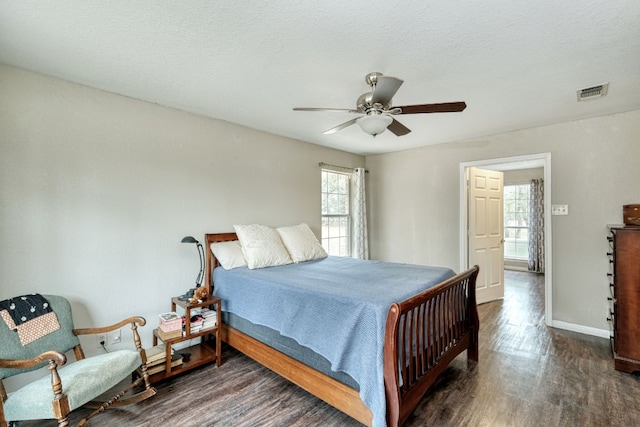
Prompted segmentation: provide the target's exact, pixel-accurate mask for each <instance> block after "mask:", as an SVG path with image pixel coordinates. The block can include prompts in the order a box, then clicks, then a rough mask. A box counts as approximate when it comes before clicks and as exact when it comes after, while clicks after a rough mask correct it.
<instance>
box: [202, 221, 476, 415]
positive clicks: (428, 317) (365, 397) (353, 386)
mask: <svg viewBox="0 0 640 427" xmlns="http://www.w3.org/2000/svg"><path fill="white" fill-rule="evenodd" d="M236 240H238V236H237V234H236V233H215V234H206V235H205V242H206V246H205V247H206V251H205V252H206V269H205V283H206V284H207V285H208V286H209V287H210V290H212V291H213V293H214V294H216V295H217V296H219V297H221V298H222V300H223V304H222V310H223V323H222V325H221V339H222V341H223V342H225V343H227V344H229V345H230V346H232V347H234V348H236V349H237V350H239V351H240V352H242V353H244V354H245V355H247V356H249V357H251V358H252V359H254V360H256V361H257V362H259V363H261V364H262V365H264V366H265V367H267V368H269V369H271V370H273V371H274V372H276V373H278V374H280V375H282V376H283V377H285V378H287V379H288V380H290V381H291V382H293V383H295V384H297V385H298V386H300V387H302V388H303V389H305V390H307V391H308V392H310V393H312V394H313V395H315V396H317V397H318V398H320V399H322V400H324V401H325V402H327V403H329V404H330V405H332V406H334V407H336V408H337V409H339V410H341V411H342V412H344V413H346V414H347V415H349V416H351V417H353V418H354V419H356V420H358V421H360V422H361V423H363V424H365V425H370V426H384V425H389V426H398V425H402V424H403V423H404V421H406V419H407V418H408V417H409V415H410V414H411V412H412V411H413V409H414V408H415V407H416V405H417V404H418V403H419V401H420V399H421V398H422V396H423V395H424V394H425V393H426V391H427V389H428V388H429V387H430V385H431V384H433V382H434V381H435V379H436V378H437V377H438V375H439V374H440V373H441V372H442V371H443V370H444V369H445V368H446V367H447V366H448V364H449V363H450V362H451V361H452V360H453V359H454V358H455V357H456V356H457V355H458V354H460V353H462V352H463V351H465V350H466V351H467V358H468V359H469V360H473V361H477V360H478V328H479V321H478V314H477V310H476V302H475V281H476V277H477V275H478V267H477V266H475V267H473V268H471V269H469V270H467V271H465V272H463V273H460V274H457V275H455V274H454V273H453V272H451V271H450V270H448V269H438V268H435V269H434V270H433V271H431V270H430V271H429V272H428V275H429V276H430V277H431V278H430V279H429V280H431V281H434V280H435V281H436V283H429V284H428V286H427V287H428V288H427V289H424V288H421V289H417V288H415V286H416V284H411V286H408V284H407V283H403V286H394V289H396V288H397V289H402V290H401V291H400V290H399V291H397V292H396V291H395V290H394V291H393V292H375V293H374V296H373V299H374V300H375V301H374V303H373V304H374V305H372V306H367V305H362V304H364V302H362V303H361V302H360V301H358V300H357V299H356V300H354V299H353V298H352V295H347V296H344V295H341V296H340V297H339V301H338V302H337V303H336V302H335V301H334V300H330V301H332V302H330V303H327V304H328V305H327V306H326V307H325V308H324V309H316V308H313V307H311V306H310V307H308V308H304V309H303V308H300V310H299V311H302V312H304V313H309V315H310V316H311V317H312V318H315V319H318V321H317V324H318V325H319V326H318V325H316V326H314V325H311V327H310V329H309V326H304V327H302V328H303V329H304V330H305V331H307V332H308V333H306V334H303V335H296V332H295V330H293V331H292V328H294V329H295V328H296V327H298V329H300V328H301V327H299V326H298V325H297V321H296V322H287V321H286V319H287V318H288V317H289V316H294V315H297V313H290V312H291V311H292V310H293V311H296V310H295V308H286V307H288V306H290V307H298V306H300V307H302V306H303V305H304V299H305V298H306V300H313V301H315V302H318V304H322V301H323V300H324V299H326V298H336V297H335V296H333V295H331V294H330V293H329V292H325V289H324V288H322V287H321V288H320V290H319V291H317V293H316V294H314V295H313V296H312V297H309V296H308V295H307V294H302V296H300V295H298V298H303V300H301V301H302V303H300V304H299V303H298V302H296V303H295V304H293V305H287V301H289V299H290V298H291V299H292V301H293V298H295V296H291V295H289V296H287V297H286V298H285V297H283V296H281V294H280V293H279V292H280V291H281V290H282V289H284V288H287V287H290V288H293V289H294V294H295V293H296V292H298V293H301V292H307V291H308V290H307V289H304V288H307V287H308V286H306V285H307V284H309V283H312V282H325V280H324V278H321V279H318V277H319V276H317V274H325V273H324V271H325V270H322V268H326V266H329V269H330V270H332V271H334V272H337V273H338V274H346V273H347V272H348V271H349V272H354V271H355V270H358V269H359V268H366V269H369V268H370V266H373V264H366V265H361V264H358V263H359V262H360V261H355V264H349V265H348V266H347V267H345V268H344V269H342V268H341V267H340V264H336V263H341V262H342V261H347V262H350V263H351V262H354V261H350V259H348V260H338V259H336V258H337V257H328V258H326V259H324V260H318V261H309V262H303V263H298V264H291V265H286V266H279V267H273V268H265V269H257V270H249V269H248V268H237V269H233V270H229V271H227V270H225V269H222V268H221V267H220V268H218V267H219V262H218V259H217V258H216V257H215V256H214V255H213V253H212V251H211V249H210V246H211V244H212V243H219V242H232V241H236ZM372 263H375V262H372ZM380 264H384V265H381V266H377V264H376V265H375V266H376V268H377V267H380V268H386V267H388V266H387V264H389V265H391V264H392V263H380ZM404 266H407V265H401V264H395V268H405V267H404ZM414 267H415V266H414ZM407 268H413V267H411V266H408V267H407ZM446 270H448V271H449V272H447V271H446ZM297 271H302V273H300V274H302V276H300V277H301V278H304V279H300V280H299V281H300V282H305V286H296V280H298V279H295V278H293V277H295V276H294V275H295V274H298V273H297ZM361 271H364V270H361ZM381 271H382V270H381ZM280 272H283V275H282V276H281V277H280V278H278V276H277V275H276V273H278V274H280ZM432 273H433V274H432ZM376 274H377V275H381V273H376ZM394 274H396V276H389V277H393V278H395V277H397V272H395V273H394ZM425 274H427V273H425ZM382 275H383V274H382ZM274 277H275V278H276V279H275V280H276V281H275V282H263V281H267V280H269V281H273V280H274ZM253 278H256V280H257V283H256V284H255V287H254V288H252V289H251V290H242V291H240V290H237V289H240V288H242V287H243V286H244V284H245V283H248V282H250V281H251V280H253ZM233 280H235V281H236V282H233ZM339 280H341V279H339ZM288 281H291V283H290V284H287V282H288ZM327 281H328V280H327ZM390 281H395V280H390ZM227 282H229V283H230V284H226V283H227ZM406 282H409V280H406ZM237 283H240V284H243V285H242V286H239V285H237ZM265 283H268V285H265ZM405 285H406V286H405ZM247 286H248V285H247ZM318 286H322V285H321V284H319V285H318ZM327 286H330V285H327ZM412 286H413V287H412ZM267 287H268V292H267V291H266V290H265V289H266V288H267ZM350 287H351V285H350ZM405 287H406V288H408V289H412V291H411V292H410V294H406V293H407V292H408V291H407V290H406V289H405ZM345 288H346V287H345ZM416 289H417V290H416ZM362 290H364V291H365V293H366V289H365V288H362V289H358V292H360V291H362ZM233 292H251V295H252V296H253V298H246V297H245V298H243V297H242V294H241V293H236V294H234V293H233ZM260 292H265V293H264V294H260ZM398 292H400V293H398ZM403 293H404V294H403ZM382 294H384V295H382ZM387 294H392V295H391V296H393V295H401V297H400V298H399V299H397V300H395V299H393V300H389V295H387ZM232 295H236V296H232ZM378 295H380V298H378ZM383 297H384V298H383ZM249 299H258V300H259V301H260V302H261V307H264V310H262V308H261V307H258V308H257V309H256V308H255V307H253V308H250V309H249V308H244V307H243V305H244V304H246V303H244V302H243V301H246V300H249ZM345 299H348V300H353V301H352V302H354V301H355V304H356V307H355V309H353V308H349V309H345V308H344V307H347V306H346V305H343V300H345ZM367 304H368V302H367ZM380 307H382V308H380ZM243 309H244V310H245V312H244V313H243V311H242V310H243ZM313 310H318V311H313ZM340 310H344V312H343V313H342V314H338V315H336V313H341V312H340ZM256 311H267V312H270V313H274V315H272V316H267V317H263V318H261V319H258V320H257V321H256V320H255V319H253V320H252V319H248V318H249V317H252V316H257V315H256V314H255V313H254V312H256ZM353 313H356V314H355V315H353ZM322 316H325V317H324V318H323V317H322ZM344 318H347V319H352V320H351V321H353V322H355V323H357V324H358V325H357V327H354V330H355V329H358V330H359V329H360V328H361V327H362V328H363V329H364V330H365V332H364V333H362V335H363V336H365V337H366V339H367V340H368V341H366V342H365V343H363V344H357V345H356V344H353V343H355V342H357V341H355V338H354V339H353V340H351V339H348V340H342V341H345V344H344V345H346V346H347V347H353V348H347V349H342V348H341V347H342V346H340V345H338V344H337V342H340V341H341V339H340V338H336V341H337V342H331V343H330V344H328V345H327V343H326V342H325V343H324V344H322V343H321V341H322V340H325V341H326V340H327V336H335V337H339V336H340V334H341V332H340V328H342V327H343V326H341V323H344V322H343V319H344ZM369 319H370V320H369ZM271 320H273V322H272V321H271ZM274 322H275V323H274ZM333 322H336V323H335V324H334V323H333ZM373 323H375V325H372V324H373ZM348 325H350V324H348ZM334 328H337V329H334ZM323 331H325V332H326V331H329V332H330V334H326V333H323ZM358 333H359V332H358ZM349 334H353V336H355V334H356V332H354V331H347V332H345V333H344V334H343V336H345V337H350V336H351V335H349ZM370 335H373V337H369V336H370ZM352 342H353V343H352ZM323 345H324V347H323ZM372 346H373V347H372ZM334 347H335V348H334ZM338 347H340V349H338V350H336V348H338ZM334 350H335V351H334ZM336 352H337V355H336V354H334V353H336ZM358 363H360V364H361V365H362V366H360V365H358ZM354 367H355V368H354ZM354 369H355V370H354ZM362 371H365V372H364V373H363V372H362ZM378 371H379V372H378ZM367 372H370V373H371V377H369V376H368V375H369V374H368V373H367ZM378 373H379V375H380V378H378V377H377V375H378ZM363 375H364V376H363ZM371 384H373V385H371ZM381 396H382V397H381ZM380 398H382V402H380ZM365 402H366V403H365Z"/></svg>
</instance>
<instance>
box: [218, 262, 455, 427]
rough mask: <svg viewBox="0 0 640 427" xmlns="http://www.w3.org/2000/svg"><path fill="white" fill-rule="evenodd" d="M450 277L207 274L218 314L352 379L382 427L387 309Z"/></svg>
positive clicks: (331, 270)
mask: <svg viewBox="0 0 640 427" xmlns="http://www.w3.org/2000/svg"><path fill="white" fill-rule="evenodd" d="M453 276H454V272H453V271H452V270H451V269H448V268H441V267H424V266H417V265H410V264H397V263H386V262H380V261H364V260H356V259H353V258H342V257H328V258H326V259H323V260H317V261H308V262H304V263H299V264H289V265H284V266H278V267H270V268H263V269H256V270H249V269H248V268H246V267H244V268H237V269H234V270H228V271H227V270H224V269H222V268H220V267H219V268H217V269H216V270H215V272H214V284H215V289H214V294H215V295H216V296H218V297H219V298H221V299H222V309H223V310H224V311H229V312H232V313H235V314H237V315H239V316H241V317H244V318H245V319H247V320H250V321H251V322H253V323H256V324H259V325H264V326H267V327H269V328H272V329H275V330H277V331H279V332H280V333H281V334H282V335H284V336H286V337H290V338H293V339H294V340H296V341H297V342H298V343H300V344H302V345H304V346H307V347H309V348H311V349H312V350H314V351H315V352H316V353H319V354H321V355H322V356H324V357H325V358H326V359H327V360H329V361H330V362H331V366H332V369H333V370H334V371H343V372H346V373H347V374H349V375H351V377H352V378H353V379H355V380H356V381H357V382H358V384H359V385H360V398H361V399H362V401H363V402H364V404H365V405H367V407H369V408H370V409H371V411H372V413H373V425H374V426H385V425H386V398H385V390H384V376H383V343H384V329H385V322H386V318H387V312H388V310H389V306H390V305H391V304H392V303H393V302H398V301H402V300H404V299H406V298H408V297H410V296H412V295H415V294H416V293H418V292H420V291H421V290H424V289H427V288H429V287H431V286H433V285H435V284H438V283H440V282H441V281H443V280H446V279H448V278H450V277H453Z"/></svg>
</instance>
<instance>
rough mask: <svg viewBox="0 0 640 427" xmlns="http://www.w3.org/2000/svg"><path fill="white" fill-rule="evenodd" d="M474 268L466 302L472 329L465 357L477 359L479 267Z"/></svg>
mask: <svg viewBox="0 0 640 427" xmlns="http://www.w3.org/2000/svg"><path fill="white" fill-rule="evenodd" d="M473 269H474V270H475V271H474V272H473V273H472V274H471V277H470V278H469V304H467V310H468V316H469V319H471V324H472V325H473V331H472V332H471V343H470V344H469V348H468V349H467V359H469V360H473V361H474V362H477V361H478V356H479V351H478V332H479V330H480V318H479V317H478V304H477V303H476V279H477V278H478V272H479V271H480V267H478V266H477V265H474V266H473Z"/></svg>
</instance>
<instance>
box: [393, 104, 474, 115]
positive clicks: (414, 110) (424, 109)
mask: <svg viewBox="0 0 640 427" xmlns="http://www.w3.org/2000/svg"><path fill="white" fill-rule="evenodd" d="M393 108H400V109H402V113H400V114H420V113H458V112H460V111H462V110H464V109H465V108H467V104H466V103H465V102H464V101H461V102H444V103H441V104H419V105H405V106H394V107H393Z"/></svg>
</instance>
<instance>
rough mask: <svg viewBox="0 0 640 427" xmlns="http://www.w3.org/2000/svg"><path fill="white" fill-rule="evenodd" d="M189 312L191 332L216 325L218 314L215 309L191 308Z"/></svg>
mask: <svg viewBox="0 0 640 427" xmlns="http://www.w3.org/2000/svg"><path fill="white" fill-rule="evenodd" d="M191 314H192V316H191V319H190V320H191V322H190V323H191V333H192V334H195V333H196V332H200V331H203V330H205V329H211V328H214V327H216V326H218V316H217V314H216V311H215V310H211V309H209V308H206V307H203V308H201V309H198V310H191Z"/></svg>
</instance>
